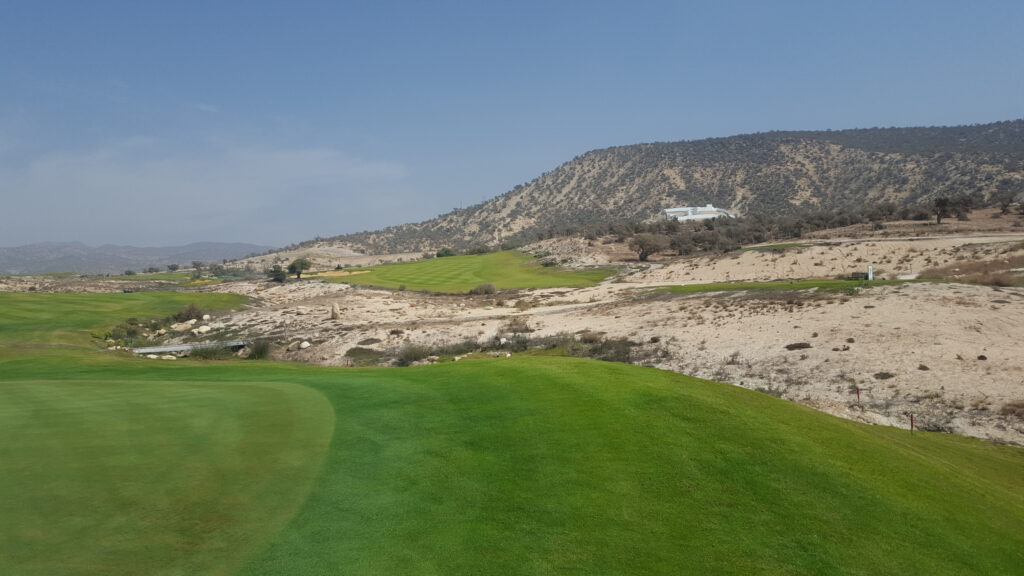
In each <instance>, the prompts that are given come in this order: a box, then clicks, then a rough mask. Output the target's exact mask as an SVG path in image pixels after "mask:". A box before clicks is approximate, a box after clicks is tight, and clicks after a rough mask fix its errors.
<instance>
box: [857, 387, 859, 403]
mask: <svg viewBox="0 0 1024 576" xmlns="http://www.w3.org/2000/svg"><path fill="white" fill-rule="evenodd" d="M857 402H860V386H857Z"/></svg>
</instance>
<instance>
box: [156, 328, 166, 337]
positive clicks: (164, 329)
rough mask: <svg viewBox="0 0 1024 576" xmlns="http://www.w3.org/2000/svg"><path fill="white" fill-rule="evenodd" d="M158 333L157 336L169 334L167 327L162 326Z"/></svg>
mask: <svg viewBox="0 0 1024 576" xmlns="http://www.w3.org/2000/svg"><path fill="white" fill-rule="evenodd" d="M156 335H157V336H166V335H167V329H166V328H161V329H159V330H157V331H156Z"/></svg>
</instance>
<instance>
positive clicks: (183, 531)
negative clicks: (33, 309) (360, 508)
mask: <svg viewBox="0 0 1024 576" xmlns="http://www.w3.org/2000/svg"><path fill="white" fill-rule="evenodd" d="M333 418H334V413H333V411H332V409H331V406H330V403H329V402H328V401H327V400H326V398H325V397H324V396H323V395H321V394H320V393H318V392H316V391H314V390H312V389H310V388H307V387H305V386H295V385H284V384H274V383H235V384H226V383H213V382H145V381H131V380H123V381H122V380H119V381H75V382H60V381H56V382H48V381H32V382H0V438H2V439H3V441H2V442H0V495H2V498H0V574H18V575H36V574H38V575H40V576H43V575H46V576H55V575H62V574H107V575H111V574H231V573H233V572H234V571H235V570H236V569H237V568H238V566H239V565H240V564H241V563H243V562H244V561H246V560H247V559H248V557H249V556H250V555H251V554H252V553H253V551H255V550H258V549H259V548H260V547H261V546H263V545H265V544H266V543H267V542H268V541H270V540H272V539H273V537H274V536H275V535H276V534H277V532H278V530H280V529H281V528H282V527H283V526H284V525H285V523H286V522H287V521H288V520H289V519H290V518H291V517H292V515H293V514H294V512H295V511H296V510H297V509H298V508H299V506H300V505H301V504H302V503H303V501H304V500H305V498H306V496H307V493H308V491H309V488H310V485H311V482H312V480H313V478H314V477H315V475H316V473H317V471H318V469H319V466H320V463H321V461H322V460H323V457H324V455H325V453H326V451H327V447H328V444H329V440H330V437H331V432H332V426H333Z"/></svg>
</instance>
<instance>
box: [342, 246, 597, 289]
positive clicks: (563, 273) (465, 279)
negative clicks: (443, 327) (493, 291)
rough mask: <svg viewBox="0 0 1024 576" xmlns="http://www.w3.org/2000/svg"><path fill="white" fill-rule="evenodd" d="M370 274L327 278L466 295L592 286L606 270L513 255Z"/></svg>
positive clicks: (375, 269) (403, 266)
mask: <svg viewBox="0 0 1024 576" xmlns="http://www.w3.org/2000/svg"><path fill="white" fill-rule="evenodd" d="M369 270H370V271H369V272H366V273H363V274H353V275H350V276H342V277H335V278H329V277H328V279H327V281H329V282H345V283H349V284H358V285H365V286H379V287H382V288H392V289H397V288H399V287H403V286H404V287H405V288H406V289H408V290H429V291H432V292H445V293H459V292H468V291H469V290H471V289H472V288H474V287H475V286H477V285H478V284H482V283H487V282H489V283H492V284H494V285H495V287H496V288H498V289H503V290H504V289H526V288H550V287H556V286H559V287H560V286H565V287H579V286H592V285H594V284H597V283H598V282H600V281H602V280H604V279H605V278H607V277H608V276H609V275H611V273H612V271H611V270H609V269H592V270H564V269H561V268H557V267H545V266H541V265H540V264H538V263H536V262H535V261H534V260H533V259H532V257H531V256H530V255H528V254H524V253H522V252H515V251H506V252H495V253H492V254H482V255H471V256H451V257H447V258H433V259H430V260H420V261H416V262H405V263H399V264H389V265H385V266H374V267H372V268H370V269H369Z"/></svg>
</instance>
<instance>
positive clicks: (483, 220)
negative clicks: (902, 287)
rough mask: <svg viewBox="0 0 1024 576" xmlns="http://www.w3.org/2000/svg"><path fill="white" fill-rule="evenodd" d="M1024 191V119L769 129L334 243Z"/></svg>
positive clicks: (442, 239)
mask: <svg viewBox="0 0 1024 576" xmlns="http://www.w3.org/2000/svg"><path fill="white" fill-rule="evenodd" d="M1001 188H1002V189H1006V188H1010V189H1014V190H1016V191H1018V192H1024V120H1013V121H1006V122H997V123H992V124H983V125H974V126H957V127H927V128H869V129H857V130H838V131H816V132H768V133H761V134H747V135H740V136H731V137H727V138H712V139H706V140H696V141H683V142H659V143H650V144H636V145H632V146H618V147H613V148H606V149H602V150H594V151H591V152H587V153H585V154H583V155H581V156H578V157H576V158H574V159H572V160H570V161H569V162H566V163H565V164H563V165H561V166H559V167H558V168H556V169H554V170H552V171H551V172H548V173H545V174H543V175H541V176H540V177H538V178H536V179H534V180H533V181H531V182H528V183H526V184H523V185H519V186H516V187H514V188H513V189H512V190H510V191H508V192H506V193H504V194H502V195H500V196H498V197H496V198H494V199H492V200H488V201H486V202H483V203H480V204H477V205H475V206H471V207H469V208H465V209H461V210H453V211H451V212H449V213H447V214H444V215H442V216H439V217H437V218H435V219H432V220H428V221H424V222H420V223H415V224H404V225H400V226H393V227H389V228H386V229H384V230H380V231H375V232H361V233H357V234H348V235H343V236H337V237H334V238H331V239H330V240H332V241H334V242H338V243H347V244H350V245H352V246H354V247H360V248H361V249H363V250H365V251H368V252H372V253H377V254H382V253H389V252H392V253H393V252H411V251H419V250H433V249H437V248H438V247H440V246H452V247H455V248H466V247H471V246H475V245H478V244H488V245H491V246H495V245H500V244H502V243H523V242H528V241H531V240H533V239H536V238H537V237H539V236H540V235H542V234H543V233H544V232H545V231H549V230H552V229H566V228H569V227H573V226H588V225H596V224H606V223H609V222H615V221H624V220H643V219H650V218H654V217H657V216H658V214H659V212H660V211H661V210H662V209H664V208H667V207H671V206H681V205H704V204H714V205H715V206H717V207H723V208H728V209H730V210H732V211H734V212H738V213H740V214H750V213H757V212H761V213H768V214H785V213H788V212H793V211H796V210H800V209H808V208H811V209H814V208H817V209H822V210H835V209H851V208H856V207H858V206H861V205H864V204H866V203H876V202H893V203H896V204H900V205H903V204H915V203H924V202H930V201H931V200H932V199H933V198H936V197H941V196H955V195H960V194H968V195H974V196H976V197H977V198H978V199H979V200H980V201H981V202H989V201H991V199H992V197H993V194H994V193H996V191H997V190H1000V189H1001Z"/></svg>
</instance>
